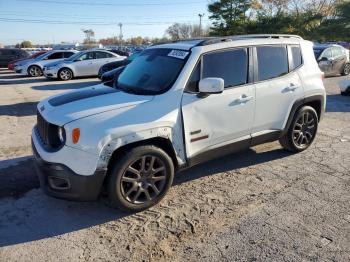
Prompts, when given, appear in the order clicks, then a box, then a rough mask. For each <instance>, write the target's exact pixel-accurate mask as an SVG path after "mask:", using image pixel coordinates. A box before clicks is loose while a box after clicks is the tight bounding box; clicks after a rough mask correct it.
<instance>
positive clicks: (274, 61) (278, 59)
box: [256, 46, 288, 81]
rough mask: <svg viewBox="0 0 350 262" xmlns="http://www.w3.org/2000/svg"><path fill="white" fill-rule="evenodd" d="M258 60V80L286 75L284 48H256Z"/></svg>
mask: <svg viewBox="0 0 350 262" xmlns="http://www.w3.org/2000/svg"><path fill="white" fill-rule="evenodd" d="M256 52H257V59H258V80H259V81H264V80H268V79H272V78H276V77H280V76H283V75H285V74H288V56H287V48H286V46H259V47H256Z"/></svg>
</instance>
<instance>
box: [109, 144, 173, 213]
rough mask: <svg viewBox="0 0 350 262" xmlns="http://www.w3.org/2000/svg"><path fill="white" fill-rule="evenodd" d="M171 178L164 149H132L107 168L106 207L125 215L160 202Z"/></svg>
mask: <svg viewBox="0 0 350 262" xmlns="http://www.w3.org/2000/svg"><path fill="white" fill-rule="evenodd" d="M153 159H154V160H153ZM151 165H152V166H151ZM142 166H143V167H142ZM146 167H147V168H146ZM154 167H156V169H154ZM157 170H159V171H157ZM152 173H154V174H152ZM173 179H174V164H173V161H172V159H171V158H170V156H169V155H168V154H167V153H166V152H164V150H162V149H161V148H158V147H156V146H152V145H145V146H138V147H135V148H132V149H130V150H129V151H127V152H126V154H124V155H123V156H122V157H121V158H120V159H119V160H118V161H117V162H116V163H115V164H114V165H113V167H112V168H111V173H110V174H109V179H108V184H107V191H108V196H109V201H110V205H111V206H112V207H117V208H119V209H121V210H123V211H127V212H139V211H142V210H144V209H147V208H149V207H151V206H154V205H156V204H157V203H158V202H159V201H160V200H162V198H163V197H164V196H165V195H166V193H167V192H168V190H169V188H170V186H171V184H172V182H173ZM146 191H147V193H146ZM157 191H158V192H157Z"/></svg>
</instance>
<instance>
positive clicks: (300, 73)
mask: <svg viewBox="0 0 350 262" xmlns="http://www.w3.org/2000/svg"><path fill="white" fill-rule="evenodd" d="M194 43H195V42H191V41H188V42H180V43H173V44H165V45H159V46H152V47H150V48H151V49H154V48H163V49H164V48H166V49H169V51H171V50H184V51H188V53H189V54H188V56H189V57H188V60H187V62H186V63H185V65H184V67H183V69H182V71H181V73H180V74H179V76H178V77H177V79H176V81H175V83H174V84H173V85H172V87H171V88H170V89H169V90H168V91H167V92H165V93H163V94H160V95H154V96H152V95H134V94H128V93H124V92H119V91H118V92H111V93H108V94H105V95H100V96H94V97H91V98H86V99H81V100H77V101H73V102H70V103H67V104H64V105H62V106H52V105H51V104H50V102H49V101H50V99H52V98H48V99H46V100H44V101H41V102H40V103H39V104H38V111H40V112H41V114H42V116H43V118H44V119H45V120H46V121H48V122H49V123H52V124H55V125H58V126H62V127H64V129H65V132H66V137H67V139H66V143H65V145H64V146H63V147H62V148H61V149H60V150H58V151H56V152H47V151H45V150H44V149H43V146H42V145H41V143H40V141H39V139H38V138H37V134H36V133H35V130H34V131H33V134H32V137H33V143H34V146H35V148H37V150H38V153H39V155H40V156H41V158H42V159H44V160H45V161H48V162H51V163H52V162H53V163H61V164H64V165H65V166H67V167H69V168H70V169H72V170H73V171H74V172H76V173H77V174H79V175H83V176H90V175H93V174H94V172H95V171H96V170H97V169H105V168H107V164H108V162H109V160H110V157H111V155H112V153H113V152H114V151H115V150H117V149H118V148H120V147H122V146H124V145H127V144H130V143H134V142H138V141H144V140H147V139H150V138H158V137H161V138H164V139H167V140H168V141H170V143H171V144H172V145H173V148H174V151H175V154H176V158H177V161H178V163H179V165H184V164H186V163H187V161H188V159H190V158H192V157H195V156H197V155H199V154H201V153H204V152H206V151H208V150H211V149H215V148H219V147H221V146H222V145H226V144H229V143H232V142H239V141H243V140H245V139H249V138H251V137H256V136H258V135H261V134H268V133H270V132H274V131H276V130H277V131H278V130H283V129H284V128H285V126H286V123H287V120H288V117H289V115H290V112H291V108H292V106H293V104H294V103H295V102H296V101H298V100H300V99H303V98H305V97H309V96H314V95H321V96H322V97H323V98H324V99H325V90H324V86H323V82H322V77H321V76H322V73H321V71H320V69H319V68H318V65H317V63H316V61H315V58H314V55H313V50H312V43H311V42H308V41H304V40H301V39H297V38H281V39H269V38H262V39H253V40H252V39H241V40H234V41H226V42H219V43H215V44H210V45H204V46H195V45H194ZM276 44H277V45H300V46H301V50H302V54H303V57H304V61H303V65H302V66H301V67H300V68H297V69H296V70H294V71H293V72H291V73H289V74H287V75H284V76H281V77H278V78H274V79H272V80H268V81H263V82H254V83H250V84H246V85H243V86H240V87H235V88H229V89H226V90H225V91H224V92H223V93H221V94H215V95H214V94H213V95H210V96H208V97H206V98H205V99H203V98H201V97H198V96H197V94H196V93H189V92H184V88H185V86H186V83H187V82H188V80H189V78H190V76H191V74H192V71H193V70H194V68H195V66H196V64H197V61H198V60H199V58H200V57H201V56H202V55H203V54H206V53H209V52H213V51H217V50H224V49H229V48H237V47H249V46H252V45H254V46H259V45H276ZM174 55H177V56H179V54H174ZM290 87H292V89H288V88H290ZM294 87H295V89H294ZM92 89H98V90H101V91H103V90H106V91H108V90H109V91H110V90H111V88H110V87H106V86H103V85H97V86H94V87H89V88H86V89H81V90H78V91H72V92H71V94H75V93H79V92H81V91H84V90H87V91H89V90H90V91H93V90H92ZM60 96H62V95H57V96H55V97H53V98H59V97H60ZM242 98H249V99H246V101H244V102H242ZM228 116H229V117H228ZM75 128H80V130H81V134H80V140H79V142H78V143H77V144H73V142H72V138H71V134H72V130H73V129H75ZM200 136H207V138H208V139H202V140H200V141H196V142H195V143H194V142H193V141H191V140H193V139H194V138H198V137H200Z"/></svg>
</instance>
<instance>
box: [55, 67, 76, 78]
mask: <svg viewBox="0 0 350 262" xmlns="http://www.w3.org/2000/svg"><path fill="white" fill-rule="evenodd" d="M57 77H58V79H59V80H61V81H68V80H71V79H72V78H73V71H72V70H70V69H69V68H66V67H64V68H61V69H60V70H59V71H58V74H57Z"/></svg>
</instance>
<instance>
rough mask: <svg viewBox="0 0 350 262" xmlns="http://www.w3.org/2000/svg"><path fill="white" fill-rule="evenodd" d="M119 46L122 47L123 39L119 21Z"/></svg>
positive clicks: (121, 26)
mask: <svg viewBox="0 0 350 262" xmlns="http://www.w3.org/2000/svg"><path fill="white" fill-rule="evenodd" d="M118 26H119V48H120V49H121V47H122V40H123V24H122V23H119V24H118Z"/></svg>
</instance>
